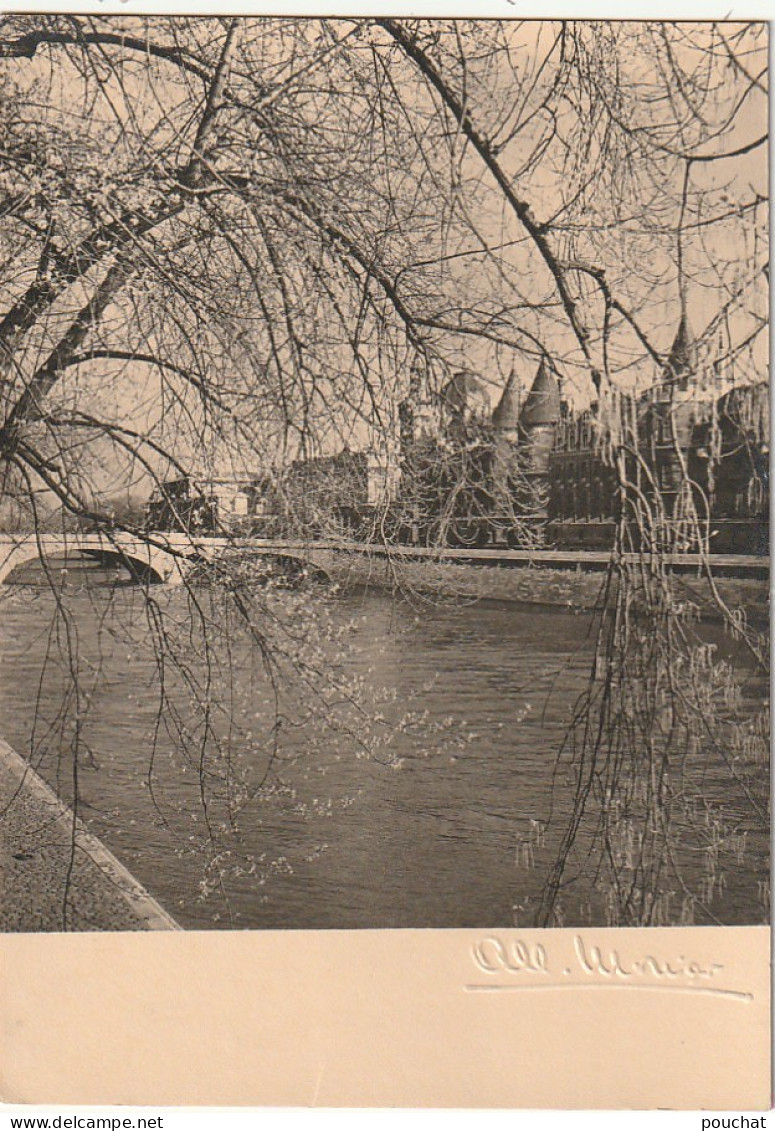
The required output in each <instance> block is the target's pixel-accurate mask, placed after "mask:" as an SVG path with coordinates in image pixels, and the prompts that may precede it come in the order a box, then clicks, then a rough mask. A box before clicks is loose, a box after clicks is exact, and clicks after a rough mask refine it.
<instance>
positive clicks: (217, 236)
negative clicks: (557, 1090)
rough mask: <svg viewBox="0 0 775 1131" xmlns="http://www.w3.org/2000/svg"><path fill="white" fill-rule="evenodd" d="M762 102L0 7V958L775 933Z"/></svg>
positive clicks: (742, 87) (446, 54)
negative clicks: (537, 933) (270, 942)
mask: <svg viewBox="0 0 775 1131" xmlns="http://www.w3.org/2000/svg"><path fill="white" fill-rule="evenodd" d="M767 81H768V29H767V26H766V24H764V23H762V22H750V21H749V22H733V21H718V22H713V21H710V20H708V21H699V20H694V21H682V22H667V21H665V20H648V21H644V20H622V21H615V20H602V19H598V20H593V19H577V20H573V19H554V18H551V16H550V14H547V16H546V18H542V19H527V20H526V19H520V18H518V15H517V12H516V9H515V14H514V18H512V19H489V18H488V19H485V18H482V19H475V18H467V19H462V18H459V19H453V18H430V17H427V18H408V17H405V16H400V17H394V16H389V15H375V16H366V15H364V16H358V17H351V16H346V15H339V16H331V17H330V18H327V17H323V16H315V17H312V16H291V15H288V16H283V15H274V16H259V15H255V16H251V15H236V16H229V15H215V14H214V15H209V16H205V15H189V16H185V15H165V14H153V15H137V14H131V13H129V12H127V13H125V14H118V15H115V14H110V13H108V12H102V11H99V10H97V9H94V11H93V12H92V14H88V13H86V14H74V13H59V14H55V13H48V14H35V13H16V14H14V13H9V14H5V15H2V16H0V375H1V383H0V391H1V394H2V404H1V405H0V583H1V584H0V720H1V721H0V892H1V893H2V894H1V897H0V931H2V933H4V934H14V933H16V934H18V933H71V932H143V931H146V932H147V931H176V930H181V931H200V932H201V931H207V932H215V931H222V932H223V931H251V932H261V931H328V930H335V931H354V930H358V931H364V930H365V931H372V930H376V929H407V928H422V929H430V928H434V929H451V928H471V929H477V930H482V931H483V932H485V936H483V937H488V938H490V943H489V944H488V947H489V949H488V948H484V949H483V950H482V951H481V952H480V958H481V963H482V966H483V969H485V970H486V969H487V966H488V964H489V965H490V966H491V968H494V964H497V963H498V962H501V961H503V960H504V955H503V953H502V952H499V950H498V946H499V945H500V944H499V943H498V942H497V938H498V937H500V936H486V932H493V931H499V930H500V931H511V932H512V933H513V932H514V931H522V930H529V929H533V928H553V929H556V928H574V929H578V930H585V929H602V928H609V927H616V928H621V927H630V928H659V927H671V928H679V927H713V926H732V927H742V926H753V925H763V924H766V923H768V921H769V913H770V908H769V893H770V877H769V852H770V817H769V810H770V776H769V741H770V732H769V652H770V643H769V629H768V624H769V603H768V587H769V436H770V400H769V350H768V347H769V326H768V305H769V273H768V272H769V268H768V251H769V213H768V207H769V187H768V145H767V112H768V92H767ZM493 938H495V941H493ZM517 957H518V956H517ZM511 960H512V961H513V960H514V958H513V956H512V959H511ZM687 961H688V959H687ZM724 992H730V993H731V992H732V991H724ZM730 1008H731V1007H730Z"/></svg>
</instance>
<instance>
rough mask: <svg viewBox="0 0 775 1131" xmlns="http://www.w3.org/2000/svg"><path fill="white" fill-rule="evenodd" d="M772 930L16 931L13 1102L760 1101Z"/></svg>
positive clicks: (2, 1061)
mask: <svg viewBox="0 0 775 1131" xmlns="http://www.w3.org/2000/svg"><path fill="white" fill-rule="evenodd" d="M769 938H770V935H769V930H768V928H766V927H727V928H715V927H689V928H652V929H649V930H647V931H637V930H591V929H590V930H585V931H583V932H574V931H572V930H552V931H521V932H516V931H513V930H505V931H497V930H496V931H492V932H475V931H469V930H450V931H417V930H407V931H286V932H277V931H267V932H222V933H221V932H218V933H216V932H192V933H178V932H170V933H169V934H166V933H161V932H151V933H148V934H139V933H138V934H123V935H116V934H100V933H95V934H80V935H78V934H73V935H45V934H42V935H5V936H3V937H2V938H0V959H1V960H2V982H1V983H0V1089H1V1090H2V1097H3V1099H4V1100H5V1101H6V1102H9V1103H35V1104H60V1105H61V1104H78V1105H83V1104H133V1105H141V1104H151V1105H155V1106H160V1105H166V1106H173V1105H174V1106H178V1105H202V1106H236V1105H251V1106H254V1105H267V1106H285V1105H289V1106H300V1107H305V1106H313V1107H314V1106H320V1107H348V1106H354V1107H393V1106H402V1107H491V1108H497V1107H526V1108H656V1107H659V1108H677V1109H690V1110H691V1109H698V1108H706V1109H711V1110H713V1109H715V1110H723V1109H737V1110H740V1109H744V1110H745V1109H762V1108H766V1107H767V1106H768V1105H769V1103H770V1040H769V1033H770V990H769ZM539 944H540V947H543V950H541V949H540V948H539ZM537 948H538V949H537ZM595 948H597V950H596V949H595ZM612 951H616V957H614V955H613V953H612ZM601 962H602V968H601V965H600V964H601ZM635 967H637V972H633V969H634V968H635ZM603 968H604V969H605V970H608V971H610V973H608V974H606V973H604V972H603ZM669 971H672V973H671V972H669ZM471 987H475V988H471ZM481 987H485V988H484V989H482V988H481Z"/></svg>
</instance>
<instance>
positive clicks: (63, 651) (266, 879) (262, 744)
mask: <svg viewBox="0 0 775 1131" xmlns="http://www.w3.org/2000/svg"><path fill="white" fill-rule="evenodd" d="M89 575H90V576H91V577H92V582H91V583H90V584H84V579H83V578H82V577H81V578H80V579H79V575H78V574H75V575H73V573H72V571H71V572H70V574H69V575H68V582H67V586H66V591H64V592H63V594H62V600H63V608H64V609H65V610H66V612H65V615H64V616H60V617H59V618H54V617H53V614H54V612H55V598H54V596H53V595H52V593H51V592H50V591H49V590H48V589H46V588H43V587H24V586H18V587H13V588H9V589H8V590H7V591H6V593H5V595H4V597H3V603H2V609H1V612H2V621H1V626H0V711H1V712H2V733H3V736H4V737H5V738H6V739H7V740H8V741H9V742H10V743H11V744H12V745H14V746H15V747H16V749H18V750H19V751H20V752H22V753H25V754H26V755H28V756H30V757H31V758H32V760H33V762H34V764H35V765H36V766H37V768H38V769H39V771H40V772H41V773H42V774H43V776H44V777H46V778H47V780H48V781H49V782H50V783H51V784H52V785H53V786H54V787H55V788H56V789H57V790H58V792H59V793H60V795H61V796H62V797H64V798H65V799H67V800H68V801H72V799H73V794H74V772H76V773H77V795H78V798H79V800H78V812H79V815H80V816H81V817H82V818H83V819H84V820H85V821H86V823H87V824H88V826H89V827H90V829H91V830H92V831H93V832H95V833H96V834H97V835H98V836H100V837H101V838H102V839H103V841H104V842H105V843H106V844H107V845H108V847H109V848H111V850H112V851H113V852H114V853H115V854H116V855H117V856H118V857H119V858H120V859H121V860H122V862H123V863H125V864H126V865H127V867H128V868H129V869H130V870H131V871H132V872H133V873H134V874H135V875H136V876H137V878H138V879H139V880H140V881H141V882H142V883H143V884H144V885H145V886H146V888H147V889H148V890H149V891H150V892H151V893H152V894H153V895H154V896H155V897H156V898H157V899H158V900H159V901H160V902H161V903H162V904H163V906H165V907H166V908H167V909H168V910H169V911H170V912H171V914H172V915H173V916H174V917H175V918H176V919H177V920H178V921H179V922H180V923H181V925H183V926H185V927H189V928H199V929H201V928H217V927H224V926H226V927H228V926H231V927H240V928H367V927H434V928H438V927H495V926H509V925H513V924H518V925H528V923H529V922H530V914H531V909H532V908H533V907H534V906H535V904H536V902H537V900H538V897H539V894H540V885H541V883H542V875H543V873H542V869H541V866H540V865H541V860H542V859H544V860H545V862H548V861H549V859H550V856H551V847H552V838H553V836H554V837H555V839H556V835H557V834H556V833H555V829H556V830H558V831H559V830H560V829H561V826H562V817H563V814H564V813H567V798H568V797H569V782H568V778H567V772H566V771H563V772H561V773H560V774H559V775H555V773H554V771H555V766H556V757H557V751H558V747H559V744H560V742H561V739H562V735H563V734H564V732H565V729H566V727H567V724H568V720H569V717H570V713H571V709H572V706H573V704H574V702H575V701H576V698H577V696H578V694H579V693H580V692H581V691H582V689H583V688H584V686H585V682H586V680H587V678H588V674H589V668H590V661H591V655H592V644H593V638H594V623H593V618H592V617H591V616H590V615H589V614H578V615H574V614H572V613H570V612H568V611H567V610H560V609H551V608H539V607H536V606H528V605H518V604H507V603H503V602H501V603H499V602H495V601H490V602H487V601H480V602H478V603H476V604H472V603H465V602H446V603H441V604H439V603H429V602H427V601H422V600H420V599H414V600H408V601H406V600H395V599H393V598H391V597H390V596H388V595H387V594H380V593H374V592H369V593H356V594H348V595H343V594H334V595H324V596H323V597H321V598H318V597H316V596H314V595H307V594H297V595H291V596H289V595H278V596H277V598H276V601H277V604H276V605H273V604H272V601H273V600H274V598H270V599H268V600H269V604H268V605H267V606H266V607H265V608H263V610H262V617H263V619H262V620H261V622H260V623H261V625H262V626H265V625H266V623H270V625H271V622H272V619H273V617H274V616H275V614H277V613H280V612H282V613H283V614H284V616H285V621H284V623H286V624H288V623H289V624H290V625H291V628H290V629H285V628H284V629H282V630H281V629H280V628H279V627H275V628H271V627H270V628H269V629H268V630H267V636H266V637H265V638H257V637H253V638H248V637H247V636H246V635H245V634H244V633H243V634H242V636H240V633H239V632H237V633H235V632H232V631H230V628H229V625H228V624H227V621H228V617H229V614H228V612H226V611H225V610H224V608H223V607H222V606H220V605H219V604H218V601H217V598H215V597H214V596H213V595H212V594H211V593H210V592H209V591H207V590H204V589H203V590H202V591H201V594H200V595H199V596H198V597H197V598H196V600H197V602H198V605H197V608H196V609H195V610H194V620H195V621H196V620H197V618H198V617H200V616H202V617H206V618H207V619H208V628H207V631H206V632H205V633H204V634H202V633H198V631H197V630H195V629H194V630H192V629H191V624H190V620H191V617H192V606H191V604H190V597H189V596H188V595H184V594H183V593H182V592H181V591H175V590H172V589H165V588H156V589H154V590H152V591H151V593H152V596H153V601H154V605H153V606H151V607H150V610H149V606H148V604H147V602H146V601H145V599H144V598H143V595H142V593H141V592H140V591H139V590H138V589H136V588H134V587H132V586H128V587H126V588H115V587H113V586H112V585H109V584H106V582H105V578H104V576H103V577H101V575H100V573H99V571H97V570H91V571H89ZM95 582H96V583H95ZM100 582H101V583H100ZM318 606H319V608H318ZM318 614H319V615H318ZM162 616H163V617H165V618H167V619H166V622H165V623H168V624H173V625H175V624H177V628H173V629H172V630H170V635H169V636H167V637H165V638H164V639H163V640H162V638H161V637H160V636H159V635H158V631H159V625H160V624H161V623H162V619H161V618H162ZM280 619H281V618H280V617H279V616H278V617H277V625H279V623H280ZM55 621H56V625H57V627H56V628H52V624H53V623H54V622H55ZM319 622H322V624H323V627H322V628H320V627H319ZM312 625H314V626H315V628H314V632H311V631H310V626H312ZM294 626H295V627H294ZM263 630H264V628H263V627H262V631H263ZM221 632H222V633H223V635H222V636H221V635H220V633H221ZM155 634H156V635H155ZM203 635H205V636H207V637H208V639H209V640H210V642H211V644H212V651H211V652H209V651H207V650H205V649H204V646H203ZM213 641H215V643H212V642H213ZM265 644H268V645H270V646H271V648H272V649H274V651H275V652H278V651H279V653H280V654H281V656H282V657H283V659H282V660H281V663H280V666H279V668H278V669H277V670H275V671H274V672H273V673H271V674H272V675H273V678H274V683H273V679H271V678H269V676H270V673H269V672H268V671H267V668H266V665H265V663H264V662H263V661H262V657H261V650H262V646H263V645H265ZM162 645H163V647H162ZM161 653H164V659H163V660H160V654H161ZM226 653H229V654H228V656H226ZM175 657H178V658H179V659H180V663H177V661H176V659H175ZM74 667H77V669H78V673H79V674H78V681H77V683H78V686H79V687H80V691H79V692H78V696H77V697H76V695H75V691H74V687H75V683H74V681H73V680H72V678H71V674H72V671H73V669H74ZM160 689H161V690H160ZM162 695H163V696H164V697H166V698H165V699H164V707H165V709H164V710H163V711H161V712H160V711H159V704H160V696H162ZM202 703H206V704H207V707H206V709H205V710H204V711H203V709H202V707H201V704H202ZM76 732H77V734H76ZM76 737H77V750H78V753H77V761H76V762H75V763H74V759H73V754H72V750H73V749H74V743H75V739H76ZM703 788H704V789H705V790H706V791H707V790H709V791H710V793H711V794H713V793H714V792H718V793H719V794H720V795H722V796H723V791H724V788H725V783H724V779H723V775H719V777H718V780H715V781H714V780H710V779H708V778H706V780H705V782H704V784H703ZM563 798H565V799H566V800H565V802H564V801H563ZM553 799H554V813H555V817H554V824H553V825H550V827H549V832H548V836H547V837H546V840H547V843H545V844H543V845H542V840H543V839H544V832H543V828H542V826H543V823H544V822H545V821H546V818H547V815H548V814H549V811H550V808H551V806H552V801H553ZM749 847H750V846H749ZM766 852H767V848H766V844H762V846H760V848H759V850H758V851H757V854H755V856H754V864H753V868H751V864H750V862H749V863H748V864H747V865H746V867H747V869H748V872H747V873H746V875H745V876H742V875H741V876H740V877H734V876H733V877H728V881H727V886H726V890H725V892H724V893H723V894H721V895H719V896H718V897H717V904H716V906H715V908H714V914H716V915H717V917H720V918H722V919H723V921H725V922H730V923H735V922H748V921H752V911H751V905H752V898H753V896H752V893H753V892H754V890H755V888H756V885H757V882H759V881H758V880H757V875H758V876H759V877H760V876H761V875H763V871H758V869H760V868H761V869H762V870H763V869H764V868H765V866H766ZM542 854H543V857H542ZM583 895H584V898H585V899H587V898H589V896H590V893H589V892H585V893H583ZM753 921H756V919H755V917H754V920H753Z"/></svg>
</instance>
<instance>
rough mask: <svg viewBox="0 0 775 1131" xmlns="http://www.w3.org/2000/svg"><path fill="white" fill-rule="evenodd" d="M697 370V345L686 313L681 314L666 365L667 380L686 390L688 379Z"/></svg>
mask: <svg viewBox="0 0 775 1131" xmlns="http://www.w3.org/2000/svg"><path fill="white" fill-rule="evenodd" d="M696 369H697V343H696V341H695V339H694V334H693V333H692V328H691V326H690V325H689V319H688V318H687V317H686V312H685V311H684V312H683V313H682V314H681V320H680V322H679V323H678V329H677V330H676V334H675V338H674V339H673V344H672V346H671V347H670V353H669V355H668V358H667V364H666V365H665V379H666V380H667V381H671V382H675V383H676V384H677V385H679V386H680V387H681V388H683V389H685V388H686V383H687V380H688V378H689V377H690V376H691V375H692V373H694V372H695V371H696Z"/></svg>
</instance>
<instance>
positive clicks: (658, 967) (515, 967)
mask: <svg viewBox="0 0 775 1131" xmlns="http://www.w3.org/2000/svg"><path fill="white" fill-rule="evenodd" d="M551 945H552V950H553V951H554V954H553V955H550V953H549V949H548V947H547V946H546V945H545V944H544V943H542V942H532V941H526V940H525V939H522V938H504V937H501V936H499V935H488V936H487V937H486V938H484V939H481V940H480V941H479V942H477V943H475V944H474V946H473V947H472V951H471V955H472V958H473V961H474V964H475V966H476V967H477V969H478V970H479V971H481V972H482V973H484V974H487V975H506V981H502V980H501V981H498V982H495V981H493V980H488V981H486V982H477V983H475V984H470V985H467V986H466V989H467V990H474V991H475V990H480V991H492V990H514V989H566V988H567V989H589V988H593V987H594V988H596V989H602V988H605V987H613V986H616V987H620V988H625V987H626V988H630V989H637V990H648V989H652V990H673V991H675V992H683V993H690V992H692V993H711V994H714V995H717V996H722V997H732V998H737V999H739V1000H742V1001H750V1000H752V998H753V995H752V994H750V993H745V992H743V991H739V990H731V989H724V988H722V987H720V986H718V985H717V983H716V982H715V981H714V979H717V978H718V976H719V975H720V974H721V972H722V971H723V969H724V966H723V964H722V963H720V962H708V961H699V960H697V959H694V958H687V957H686V956H685V955H683V954H679V955H672V956H670V957H667V958H666V957H663V956H661V955H657V954H654V953H651V952H649V953H645V954H644V953H640V954H638V955H637V956H636V957H632V958H625V957H623V955H622V952H621V950H620V949H619V948H611V947H603V946H601V945H599V944H598V943H596V942H593V941H591V940H590V939H588V938H585V937H584V936H583V935H580V934H577V935H574V936H573V940H572V948H570V949H569V948H568V946H567V941H566V942H565V944H564V946H563V945H562V944H561V943H559V942H558V943H557V944H551ZM563 954H564V958H565V960H564V961H563V960H562V958H563Z"/></svg>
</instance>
